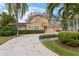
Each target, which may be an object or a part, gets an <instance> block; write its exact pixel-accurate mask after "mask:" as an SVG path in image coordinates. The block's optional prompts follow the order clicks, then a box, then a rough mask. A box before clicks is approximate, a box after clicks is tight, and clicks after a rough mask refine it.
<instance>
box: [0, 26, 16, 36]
mask: <svg viewBox="0 0 79 59" xmlns="http://www.w3.org/2000/svg"><path fill="white" fill-rule="evenodd" d="M15 34H16V27H13V26H6V27H4V28H2V29H1V31H0V36H11V35H15Z"/></svg>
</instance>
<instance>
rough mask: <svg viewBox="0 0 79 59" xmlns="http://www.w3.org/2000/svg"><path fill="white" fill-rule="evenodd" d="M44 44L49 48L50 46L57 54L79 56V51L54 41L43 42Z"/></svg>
mask: <svg viewBox="0 0 79 59" xmlns="http://www.w3.org/2000/svg"><path fill="white" fill-rule="evenodd" d="M43 44H44V45H45V46H46V47H47V48H49V49H50V50H52V51H54V52H56V53H57V54H59V55H61V56H79V52H75V51H70V50H67V49H65V48H62V47H61V46H59V45H58V44H56V43H55V42H54V41H48V42H43Z"/></svg>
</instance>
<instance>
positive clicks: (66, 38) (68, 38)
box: [58, 32, 79, 46]
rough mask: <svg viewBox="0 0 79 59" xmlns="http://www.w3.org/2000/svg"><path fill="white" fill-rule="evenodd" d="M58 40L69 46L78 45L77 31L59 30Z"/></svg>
mask: <svg viewBox="0 0 79 59" xmlns="http://www.w3.org/2000/svg"><path fill="white" fill-rule="evenodd" d="M58 36H59V40H60V41H61V42H63V43H65V44H67V45H69V46H79V32H60V33H59V35H58Z"/></svg>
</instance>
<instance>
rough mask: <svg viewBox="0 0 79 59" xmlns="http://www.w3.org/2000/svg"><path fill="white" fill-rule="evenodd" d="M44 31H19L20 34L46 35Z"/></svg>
mask: <svg viewBox="0 0 79 59" xmlns="http://www.w3.org/2000/svg"><path fill="white" fill-rule="evenodd" d="M44 32H45V31H44V30H19V34H36V33H44Z"/></svg>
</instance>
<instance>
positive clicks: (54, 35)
mask: <svg viewBox="0 0 79 59" xmlns="http://www.w3.org/2000/svg"><path fill="white" fill-rule="evenodd" d="M57 36H58V35H57V34H44V35H40V36H39V39H44V38H53V37H57Z"/></svg>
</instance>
